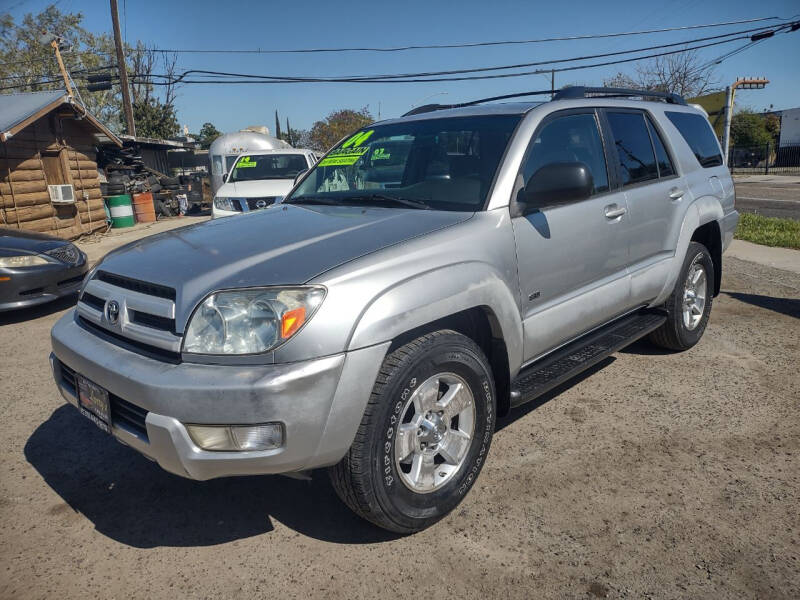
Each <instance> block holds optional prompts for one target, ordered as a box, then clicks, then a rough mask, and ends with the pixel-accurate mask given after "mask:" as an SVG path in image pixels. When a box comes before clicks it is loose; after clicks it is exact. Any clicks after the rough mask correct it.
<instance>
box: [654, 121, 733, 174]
mask: <svg viewBox="0 0 800 600" xmlns="http://www.w3.org/2000/svg"><path fill="white" fill-rule="evenodd" d="M666 115H667V118H668V119H669V120H670V121H672V124H673V125H675V128H676V129H677V130H678V131H680V133H681V135H682V136H683V139H685V140H686V143H687V144H689V148H691V149H692V152H693V153H694V155H695V157H696V158H697V162H699V163H700V166H702V167H718V166H719V165H721V164H722V155H721V154H720V151H719V144H718V143H717V138H716V137H715V136H714V132H713V131H712V129H711V124H710V123H709V122H708V119H706V118H705V117H704V116H703V115H696V114H692V113H683V112H667V113H666Z"/></svg>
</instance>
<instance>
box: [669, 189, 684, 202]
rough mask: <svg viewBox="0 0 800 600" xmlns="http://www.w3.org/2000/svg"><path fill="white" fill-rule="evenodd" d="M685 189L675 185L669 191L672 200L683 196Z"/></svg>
mask: <svg viewBox="0 0 800 600" xmlns="http://www.w3.org/2000/svg"><path fill="white" fill-rule="evenodd" d="M683 194H684V191H683V190H682V189H681V188H677V187H674V188H672V189H671V190H670V191H669V198H670V200H680V199H681V198H683Z"/></svg>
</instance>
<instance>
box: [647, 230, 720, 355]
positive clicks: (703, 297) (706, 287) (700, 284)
mask: <svg viewBox="0 0 800 600" xmlns="http://www.w3.org/2000/svg"><path fill="white" fill-rule="evenodd" d="M713 296H714V262H713V261H712V260H711V255H710V254H709V253H708V250H707V249H706V247H705V246H703V245H702V244H699V243H697V242H691V243H690V244H689V249H688V250H687V252H686V258H685V259H684V260H683V267H682V268H681V273H680V275H679V276H678V281H676V282H675V289H674V290H672V294H671V295H670V297H669V299H668V300H667V302H666V304H665V305H664V307H665V308H666V309H667V321H666V323H664V324H663V325H662V326H661V327H659V328H658V329H656V330H655V331H654V332H653V333H651V334H650V341H652V342H653V343H654V344H656V345H658V346H661V347H663V348H668V349H670V350H688V349H689V348H691V347H692V346H694V345H695V344H696V343H697V342H699V341H700V338H701V337H703V332H704V331H705V330H706V325H707V324H708V317H709V316H710V315H711V303H712V300H713Z"/></svg>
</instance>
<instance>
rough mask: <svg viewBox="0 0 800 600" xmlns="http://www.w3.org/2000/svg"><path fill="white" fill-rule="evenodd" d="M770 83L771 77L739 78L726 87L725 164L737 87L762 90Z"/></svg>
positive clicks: (726, 163) (723, 135) (723, 142)
mask: <svg viewBox="0 0 800 600" xmlns="http://www.w3.org/2000/svg"><path fill="white" fill-rule="evenodd" d="M768 83H769V79H765V78H763V77H756V78H752V77H750V78H748V77H744V78H742V79H739V78H737V79H736V81H734V82H733V85H729V86H728V87H726V88H725V131H724V132H723V134H722V145H723V150H724V151H725V166H727V165H728V149H729V148H730V142H731V119H732V118H733V103H734V102H735V101H736V88H742V89H743V90H762V89H764V87H765V86H766V85H767V84H768Z"/></svg>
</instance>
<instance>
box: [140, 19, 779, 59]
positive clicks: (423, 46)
mask: <svg viewBox="0 0 800 600" xmlns="http://www.w3.org/2000/svg"><path fill="white" fill-rule="evenodd" d="M784 20H786V19H783V18H781V17H759V18H756V19H742V20H739V21H724V22H720V23H705V24H702V25H684V26H680V27H664V28H661V29H646V30H641V31H624V32H617V33H598V34H587V35H568V36H561V37H549V38H538V39H530V40H501V41H489V42H467V43H462V44H420V45H412V46H389V47H374V48H372V47H345V48H297V49H262V48H256V49H252V50H230V49H220V50H206V49H181V48H176V49H169V48H154V50H155V51H157V52H164V53H172V54H309V53H316V52H405V51H407V50H440V49H446V48H477V47H484V46H509V45H519V44H540V43H544V42H566V41H576V40H590V39H601V38H613V37H623V36H630V35H645V34H651V33H665V32H669V31H686V30H691V29H704V28H709V27H724V26H727V25H742V24H744V23H759V22H763V21H784Z"/></svg>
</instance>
